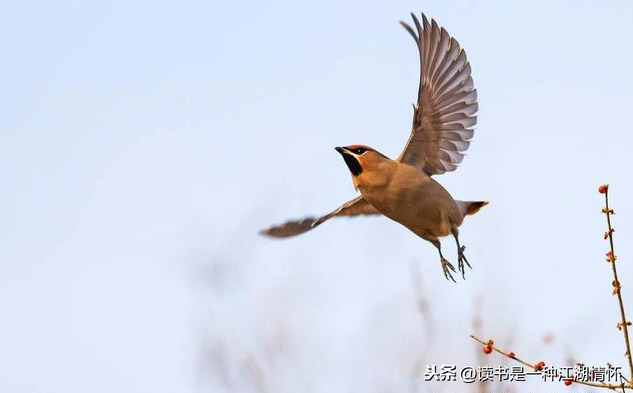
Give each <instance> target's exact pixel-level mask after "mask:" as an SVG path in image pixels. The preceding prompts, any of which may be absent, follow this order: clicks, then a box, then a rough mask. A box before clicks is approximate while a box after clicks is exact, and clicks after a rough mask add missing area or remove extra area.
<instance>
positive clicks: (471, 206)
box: [455, 201, 489, 216]
mask: <svg viewBox="0 0 633 393" xmlns="http://www.w3.org/2000/svg"><path fill="white" fill-rule="evenodd" d="M455 202H457V205H458V206H459V209H460V210H461V211H462V214H463V215H464V216H472V215H473V214H475V213H477V212H478V211H479V210H480V209H481V208H482V207H484V206H486V205H487V204H488V203H489V202H488V201H478V202H473V201H455Z"/></svg>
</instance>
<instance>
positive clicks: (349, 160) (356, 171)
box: [343, 154, 363, 176]
mask: <svg viewBox="0 0 633 393" xmlns="http://www.w3.org/2000/svg"><path fill="white" fill-rule="evenodd" d="M343 159H344V160H345V164H347V167H348V168H349V170H350V172H352V175H354V176H358V175H360V174H361V172H362V171H363V167H361V166H360V162H358V160H357V159H356V157H354V156H353V155H351V154H343Z"/></svg>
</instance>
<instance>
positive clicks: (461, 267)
mask: <svg viewBox="0 0 633 393" xmlns="http://www.w3.org/2000/svg"><path fill="white" fill-rule="evenodd" d="M464 250H466V246H461V247H460V248H459V249H458V250H457V268H458V269H459V271H460V272H462V278H463V279H466V271H465V270H466V268H465V267H464V262H466V265H467V266H468V267H469V268H471V269H472V268H473V267H472V266H470V263H468V259H466V255H464Z"/></svg>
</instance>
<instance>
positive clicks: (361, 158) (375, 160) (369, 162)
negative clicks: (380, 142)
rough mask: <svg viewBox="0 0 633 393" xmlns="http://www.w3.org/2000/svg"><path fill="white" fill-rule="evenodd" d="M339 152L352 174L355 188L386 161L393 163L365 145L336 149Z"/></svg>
mask: <svg viewBox="0 0 633 393" xmlns="http://www.w3.org/2000/svg"><path fill="white" fill-rule="evenodd" d="M334 149H335V150H336V151H337V152H339V153H340V154H341V156H343V159H344V160H345V164H347V167H348V168H349V171H350V172H351V173H352V178H353V180H354V186H355V187H357V186H358V184H359V183H360V182H361V178H362V177H365V175H367V174H368V173H371V172H375V171H377V170H378V168H379V167H380V165H381V164H382V163H384V162H385V161H391V160H390V159H389V158H388V157H386V156H384V155H383V154H382V153H379V152H378V151H376V150H374V149H372V148H371V147H369V146H364V145H350V146H345V147H335V148H334Z"/></svg>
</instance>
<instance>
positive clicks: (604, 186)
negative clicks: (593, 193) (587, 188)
mask: <svg viewBox="0 0 633 393" xmlns="http://www.w3.org/2000/svg"><path fill="white" fill-rule="evenodd" d="M608 189H609V185H608V184H603V185H601V186H600V187H599V188H598V192H599V193H601V194H604V193H606V192H607V190H608Z"/></svg>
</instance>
